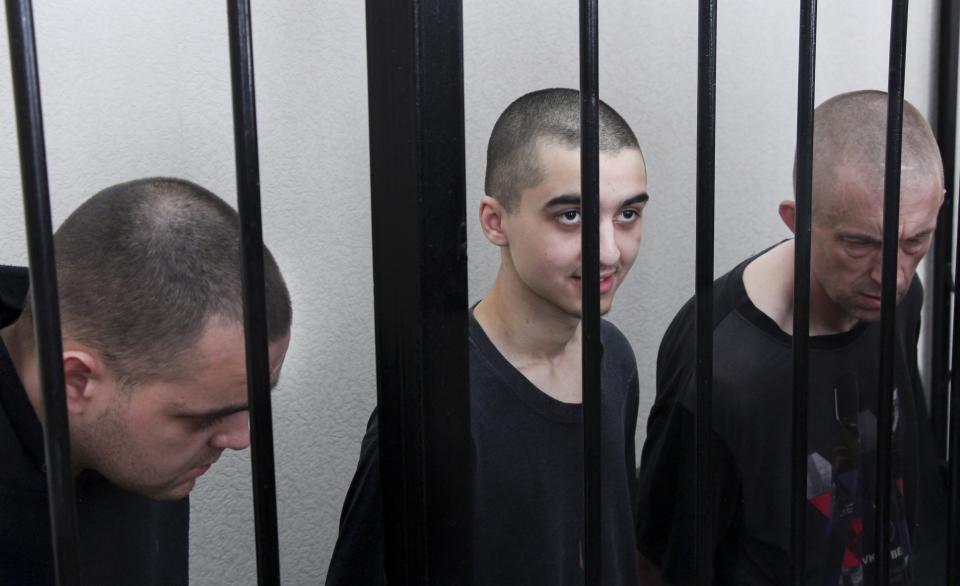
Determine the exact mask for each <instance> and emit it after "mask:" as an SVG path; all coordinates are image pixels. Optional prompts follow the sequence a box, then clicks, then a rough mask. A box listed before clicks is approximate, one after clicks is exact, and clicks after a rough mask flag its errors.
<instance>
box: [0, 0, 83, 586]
mask: <svg viewBox="0 0 960 586" xmlns="http://www.w3.org/2000/svg"><path fill="white" fill-rule="evenodd" d="M6 6H7V35H8V38H9V41H10V66H11V70H12V73H13V95H14V103H15V109H16V116H17V139H18V145H19V150H20V178H21V182H22V185H23V209H24V216H25V222H26V232H27V251H28V256H29V262H30V291H31V292H32V295H33V327H34V340H35V342H34V343H35V344H36V347H37V353H38V361H37V370H38V375H39V381H40V387H41V390H42V395H43V401H42V405H43V421H44V425H43V446H44V453H45V457H46V468H47V470H46V472H47V497H48V500H49V508H50V531H51V537H52V542H53V562H54V575H55V576H56V580H57V584H58V585H59V586H71V585H75V584H80V558H79V536H78V529H77V508H76V495H75V491H74V481H73V467H72V464H71V461H70V434H69V429H68V425H67V403H66V393H65V390H64V389H65V386H64V375H63V343H62V341H61V339H60V307H59V303H58V300H57V273H56V262H55V259H54V244H53V225H52V222H51V215H50V190H49V184H48V182H47V159H46V147H45V146H44V138H43V113H42V111H41V107H40V73H39V70H38V69H37V46H36V39H35V37H34V30H33V10H32V7H31V3H30V0H7V3H6Z"/></svg>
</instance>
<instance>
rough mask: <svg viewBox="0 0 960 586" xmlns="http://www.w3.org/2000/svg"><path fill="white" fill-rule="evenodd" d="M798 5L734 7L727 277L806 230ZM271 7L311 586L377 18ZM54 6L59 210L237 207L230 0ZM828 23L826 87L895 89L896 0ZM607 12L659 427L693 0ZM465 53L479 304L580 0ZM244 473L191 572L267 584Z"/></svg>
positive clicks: (50, 104) (371, 387)
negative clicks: (87, 204)
mask: <svg viewBox="0 0 960 586" xmlns="http://www.w3.org/2000/svg"><path fill="white" fill-rule="evenodd" d="M789 4H799V3H785V2H769V1H768V0H741V1H739V2H736V3H733V2H731V3H726V4H723V5H722V6H721V7H720V8H721V12H720V15H719V37H720V39H719V65H718V79H719V83H718V88H717V95H718V104H717V107H718V130H717V229H716V241H717V252H716V263H717V274H718V275H719V274H720V273H721V272H723V271H725V270H727V269H728V268H730V267H731V266H732V265H733V264H735V263H736V262H737V261H739V260H740V259H742V258H743V257H745V256H746V255H749V254H751V253H752V252H755V251H757V250H759V249H761V248H762V247H764V246H766V245H768V244H770V243H772V242H774V241H776V240H778V239H780V238H783V237H785V236H786V235H787V231H786V229H784V228H783V227H782V226H781V225H780V224H779V221H778V219H777V215H776V205H777V203H778V202H779V201H780V200H781V199H784V198H787V197H789V196H790V195H791V179H790V177H791V170H792V157H793V148H794V147H793V144H794V136H795V126H796V118H795V116H796V115H795V108H796V60H797V58H796V54H797V44H798V37H797V28H798V25H797V20H798V11H799V8H797V7H796V6H788V5H789ZM936 4H937V3H936V2H934V1H933V0H915V1H914V2H913V3H912V5H911V26H910V43H909V48H908V52H907V57H908V70H907V91H906V94H907V97H908V99H910V100H911V101H912V102H913V103H914V104H916V105H917V106H918V107H919V108H920V109H921V111H923V112H925V113H927V114H929V113H930V112H931V106H932V99H933V97H932V93H931V88H932V85H931V84H932V80H931V72H932V71H933V67H934V65H935V64H934V62H933V55H934V53H933V46H934V45H933V43H934V42H935V30H934V23H935V19H934V11H935V10H936ZM253 8H254V10H253V17H254V23H253V27H254V46H255V55H256V82H257V98H258V101H257V108H258V115H259V130H260V154H261V176H262V193H263V202H264V218H265V233H266V238H267V241H268V243H269V244H270V246H271V248H272V250H273V251H274V253H275V255H276V257H277V259H278V261H279V262H280V265H281V267H282V268H283V269H284V272H285V275H286V278H287V281H288V283H289V286H290V288H291V291H292V294H293V302H294V312H295V315H294V334H293V344H292V346H291V349H290V352H289V354H288V357H287V361H286V366H285V368H284V373H283V379H282V382H281V384H280V386H279V388H278V390H277V391H276V393H275V394H274V417H275V432H276V449H277V475H278V478H277V481H278V491H279V504H278V506H279V515H280V527H281V535H280V539H281V549H282V552H281V555H282V570H283V576H284V579H285V582H286V583H288V584H316V583H318V582H320V581H322V578H323V576H324V574H325V572H326V566H327V563H328V559H329V555H330V550H331V548H332V547H333V544H334V541H335V538H336V531H337V522H338V518H339V510H340V506H341V503H342V500H343V497H344V494H345V491H346V488H347V485H348V484H349V482H350V478H351V475H352V473H353V470H354V467H355V464H356V458H357V455H358V452H359V445H360V438H361V436H362V434H363V430H364V426H365V424H366V420H367V416H368V415H369V411H370V409H371V408H372V406H373V405H374V402H375V375H374V354H373V317H372V308H373V299H372V279H371V262H370V261H371V252H370V209H369V204H368V192H369V180H368V172H369V169H368V163H367V117H366V77H365V76H366V68H365V39H364V12H363V3H362V2H357V1H354V2H315V1H308V0H287V1H286V2H260V1H256V2H255V4H254V7H253ZM35 14H36V23H37V35H38V39H39V56H40V68H41V83H42V90H43V99H44V102H43V106H44V113H45V119H44V120H45V126H46V138H47V153H48V164H49V173H50V184H51V191H52V195H53V205H54V216H55V217H54V222H55V224H58V223H59V222H60V221H61V220H62V219H63V218H64V217H65V215H66V214H67V213H69V212H70V211H71V210H72V209H73V208H74V207H76V206H77V205H78V204H79V203H80V202H81V201H83V200H84V199H85V198H86V197H88V196H89V195H91V194H92V193H94V192H95V191H97V190H98V189H100V188H102V187H105V186H107V185H111V184H113V183H116V182H119V181H123V180H128V179H132V178H136V177H142V176H149V175H175V176H181V177H185V178H188V179H191V180H193V181H196V182H198V183H200V184H202V185H205V186H207V187H209V188H211V189H212V190H214V191H215V192H217V193H219V194H221V195H222V196H223V197H224V198H225V199H227V200H228V201H233V200H234V198H235V195H234V194H235V187H234V186H235V183H234V162H233V146H232V138H233V136H232V118H231V112H230V87H229V73H228V72H229V69H228V67H229V65H228V52H227V51H228V50H227V40H226V36H227V32H226V31H227V29H226V10H225V4H224V3H223V2H190V1H187V0H165V1H164V2H159V1H148V0H140V1H139V2H126V1H121V0H100V1H98V2H79V3H78V2H68V1H66V0H38V1H37V5H36V6H35ZM0 18H2V16H0ZM819 22H820V35H819V45H818V58H819V60H818V68H817V73H818V83H817V101H818V102H819V101H822V100H823V99H825V98H827V97H829V96H831V95H833V94H835V93H837V92H840V91H845V90H851V89H858V88H878V89H884V88H886V83H887V42H888V41H887V39H888V34H889V33H888V27H889V6H887V5H886V3H877V2H874V1H871V0H846V1H845V2H830V3H821V6H820V18H819ZM4 25H5V23H4ZM600 26H601V51H600V65H601V73H600V82H601V86H600V91H601V96H602V97H603V98H604V99H605V100H606V101H608V102H609V103H610V104H611V105H613V106H614V107H615V108H616V109H618V110H619V111H620V112H621V114H623V115H624V116H625V117H626V119H627V120H628V121H630V122H631V123H632V124H633V126H634V128H635V130H636V131H637V134H638V135H639V137H640V141H641V143H642V145H643V147H644V150H645V152H646V155H647V161H648V167H649V177H650V186H649V187H650V192H651V195H652V201H651V204H650V206H649V208H648V212H647V214H646V230H647V232H646V236H645V241H644V245H643V248H642V250H641V256H640V259H639V261H638V264H637V266H636V268H635V269H634V271H635V272H634V276H633V277H632V280H630V281H628V284H627V285H626V287H625V288H624V289H623V290H622V292H621V293H620V296H619V298H618V300H617V303H616V306H615V309H614V311H613V312H612V314H611V319H612V320H613V321H615V322H616V323H617V324H619V325H620V327H621V328H622V329H623V330H624V332H625V333H626V334H627V336H628V337H629V339H630V340H631V341H632V342H633V344H634V349H635V350H636V353H637V358H638V361H639V364H640V371H641V384H642V389H641V405H640V411H641V414H640V425H639V431H638V437H637V441H638V442H642V440H643V437H644V422H645V418H646V413H647V411H648V409H649V406H650V404H651V402H652V398H653V392H654V389H653V376H654V361H655V356H656V350H657V345H658V342H659V340H660V337H661V335H662V333H663V331H664V329H665V328H666V326H667V324H668V323H669V321H670V319H671V318H672V316H673V313H674V312H675V311H676V309H677V308H679V306H680V305H681V304H682V303H683V302H684V301H685V300H686V299H687V298H688V297H689V296H690V295H691V294H692V287H693V264H694V256H693V237H694V233H693V219H692V218H693V211H694V185H695V181H694V180H695V168H696V167H695V149H694V145H695V140H696V119H695V116H696V94H695V89H696V42H697V40H696V36H697V27H696V3H695V2H692V1H688V2H682V3H681V2H643V3H639V2H631V1H627V0H608V1H607V2H603V3H602V10H601V15H600ZM4 30H5V29H4ZM464 52H465V72H466V133H467V179H468V198H469V202H468V209H469V210H470V215H469V216H470V217H469V222H468V224H469V226H470V230H469V243H470V291H471V294H470V295H471V300H476V299H479V298H480V297H481V296H482V295H483V294H484V292H485V290H486V287H487V285H488V284H489V283H490V281H491V280H492V278H493V275H494V273H495V270H496V264H497V259H498V256H497V254H496V251H495V250H494V248H493V247H492V246H490V245H489V244H487V243H486V242H485V241H484V240H483V238H482V235H481V234H480V231H479V230H478V229H477V226H476V221H475V219H474V218H475V211H474V210H475V209H476V206H477V202H478V199H479V197H480V195H481V194H482V184H483V162H484V149H485V147H486V139H487V136H488V134H489V132H490V129H491V127H492V126H493V123H494V121H495V119H496V116H497V115H498V114H499V112H500V111H501V110H502V109H503V108H504V107H505V106H506V105H507V104H508V103H509V102H510V101H511V100H512V99H514V98H516V97H517V96H519V95H520V94H522V93H525V92H527V91H530V90H533V89H537V88H541V87H548V86H570V87H576V85H577V83H578V79H579V77H578V65H577V55H578V50H577V3H576V2H566V3H563V4H562V5H561V4H560V3H552V4H550V5H547V4H545V3H543V2H534V1H530V0H488V1H485V2H479V1H476V0H473V1H470V0H468V1H467V2H466V3H465V6H464ZM0 61H2V62H3V63H7V61H8V55H7V44H6V42H4V43H2V45H0ZM2 67H4V68H5V67H6V65H3V66H2ZM11 93H12V92H11V88H10V79H9V76H8V75H6V74H4V75H0V137H2V139H0V193H2V196H0V263H5V264H23V263H25V262H26V252H25V243H24V235H23V228H22V208H21V200H20V183H19V169H18V162H17V150H16V138H15V136H16V135H15V126H14V117H13V108H12V98H11ZM249 476H250V473H249V459H248V457H247V455H246V454H234V455H229V456H226V455H225V457H224V458H223V459H222V460H221V464H220V465H219V466H218V468H217V469H215V471H214V472H212V473H211V474H208V475H207V476H206V477H204V479H203V480H202V481H201V483H200V484H199V486H198V487H197V489H196V490H195V491H194V494H193V513H192V515H193V523H192V531H191V538H192V545H191V575H192V582H193V583H194V584H198V585H199V584H211V585H213V584H226V583H236V584H254V583H255V570H254V563H255V562H254V559H255V556H254V541H253V537H252V514H251V510H250V478H249Z"/></svg>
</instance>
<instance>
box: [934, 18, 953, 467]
mask: <svg viewBox="0 0 960 586" xmlns="http://www.w3.org/2000/svg"><path fill="white" fill-rule="evenodd" d="M958 37H960V2H958V1H957V0H941V2H940V39H939V57H938V65H937V70H938V75H937V78H938V81H937V125H936V133H937V142H938V143H939V145H940V158H941V159H942V160H943V171H944V187H945V188H946V194H945V197H944V200H943V207H941V208H940V214H939V216H938V218H937V231H936V235H935V236H934V241H933V270H932V271H931V277H932V281H933V284H932V291H931V293H932V309H933V311H932V318H933V319H932V320H931V323H930V329H931V336H930V415H931V417H932V419H933V429H934V432H935V437H936V439H937V449H938V451H939V453H940V455H941V456H943V455H944V454H945V452H944V448H945V447H946V441H947V427H948V423H947V421H948V419H947V417H948V416H947V408H948V404H947V398H948V393H949V388H950V370H949V365H950V295H951V292H952V291H954V290H955V288H954V287H953V281H952V278H953V275H952V274H951V272H952V271H951V270H950V268H951V267H952V266H953V260H952V254H953V209H954V196H953V194H954V171H955V169H956V152H957V151H956V140H957V66H958V63H957V51H958V46H957V45H958V42H957V41H958Z"/></svg>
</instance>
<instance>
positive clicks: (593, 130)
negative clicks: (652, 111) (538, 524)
mask: <svg viewBox="0 0 960 586" xmlns="http://www.w3.org/2000/svg"><path fill="white" fill-rule="evenodd" d="M598 38H599V30H598V18H597V0H580V199H581V223H580V226H581V232H580V246H581V254H580V259H581V262H580V267H581V268H580V272H581V274H580V286H581V289H582V301H581V303H582V307H581V314H582V322H581V328H582V330H581V336H582V338H581V339H582V344H583V346H582V347H581V352H582V357H581V358H582V371H581V376H582V381H583V382H582V389H583V499H584V509H583V511H584V523H583V526H584V536H583V544H584V545H583V550H584V556H583V557H584V582H585V583H586V584H587V586H599V585H600V584H601V581H602V570H601V567H602V561H601V560H602V551H603V550H602V549H601V543H600V542H601V530H600V525H601V516H602V511H603V509H602V503H601V498H602V495H601V490H602V489H601V477H602V453H601V389H600V361H601V359H602V356H603V346H602V343H601V341H600V122H599V100H600V98H599V85H600V76H599V63H598V61H599V52H598Z"/></svg>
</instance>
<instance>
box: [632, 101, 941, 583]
mask: <svg viewBox="0 0 960 586" xmlns="http://www.w3.org/2000/svg"><path fill="white" fill-rule="evenodd" d="M886 111H887V95H886V94H884V93H881V92H875V91H861V92H853V93H848V94H842V95H839V96H836V97H834V98H832V99H830V100H828V101H827V102H825V103H823V104H822V105H821V106H819V107H818V108H817V109H816V111H815V115H814V163H813V171H814V175H813V226H812V248H811V263H810V276H811V283H810V370H809V373H810V379H809V407H808V408H809V426H808V434H809V436H808V449H807V489H806V495H805V497H806V499H807V505H806V532H807V534H806V542H805V543H806V552H807V555H806V567H807V571H806V583H808V584H810V585H811V586H813V585H817V586H825V585H830V586H838V585H841V586H847V585H851V586H852V585H860V584H873V573H874V568H875V566H876V554H875V552H874V546H873V544H874V541H873V540H874V531H875V529H876V527H875V518H874V514H873V507H874V494H875V487H876V481H875V462H876V444H877V439H876V438H877V425H876V422H877V415H876V413H877V405H878V397H877V390H878V386H879V381H878V373H879V368H880V365H879V364H878V362H879V348H880V327H879V318H880V289H881V287H880V275H881V256H882V255H881V238H882V232H883V190H884V161H885V143H886V140H885V137H886ZM943 197H944V186H943V166H942V163H941V160H940V155H939V151H938V148H937V144H936V141H935V140H934V137H933V133H932V132H931V130H930V128H929V126H928V125H927V123H926V121H925V120H924V119H923V116H922V115H921V114H920V113H919V112H918V111H917V109H916V108H914V107H913V106H911V105H910V104H908V103H906V104H904V123H903V160H902V177H901V191H900V198H901V200H900V201H901V203H900V220H899V226H900V227H899V254H898V262H897V302H898V306H897V312H896V316H897V322H896V329H897V339H896V355H895V358H894V360H895V364H894V370H895V373H896V382H895V387H896V390H895V395H894V418H893V419H894V424H893V430H892V436H891V437H892V445H893V452H892V461H893V483H892V484H891V488H890V490H891V493H890V494H891V501H890V502H891V516H890V520H891V534H892V539H891V542H890V544H889V550H888V551H885V552H884V553H883V554H882V555H887V556H889V560H890V583H891V584H897V585H906V584H913V585H918V586H925V585H927V584H939V583H943V582H942V580H943V578H942V577H940V578H937V577H935V576H939V575H940V572H942V568H943V565H944V563H945V562H944V560H943V559H942V557H940V555H939V554H938V553H937V552H936V551H935V550H936V549H937V547H938V546H939V545H940V543H939V542H940V537H941V528H940V527H938V526H937V524H936V523H935V520H936V517H935V515H930V514H927V512H928V511H931V510H932V509H931V506H935V505H936V504H938V503H943V486H942V479H941V478H940V477H939V476H938V470H937V463H936V460H935V456H934V454H935V451H934V445H933V443H932V436H931V433H930V429H929V422H928V420H927V417H926V407H925V404H924V398H923V392H922V389H921V385H920V376H919V371H918V367H917V349H916V342H917V336H918V334H919V328H920V306H921V303H922V300H923V292H922V288H921V285H920V280H919V279H918V278H917V277H916V276H915V271H916V268H917V264H918V263H919V262H920V260H921V259H922V258H923V256H924V254H925V253H926V252H927V249H928V248H929V247H930V241H931V238H932V235H933V232H934V228H935V227H936V222H937V212H938V210H939V209H940V205H941V203H942V202H943ZM779 211H780V217H781V219H782V220H783V222H784V224H786V226H787V227H788V228H789V229H790V230H791V231H793V230H794V229H795V226H796V206H795V203H794V202H793V201H784V202H782V203H781V204H780V210H779ZM793 256H794V241H793V240H787V241H784V242H781V243H780V244H777V245H775V246H773V247H771V248H769V249H768V250H766V251H764V252H762V253H760V254H759V255H757V256H755V257H753V258H750V259H747V260H746V261H744V262H743V263H741V264H740V265H739V266H737V267H736V268H734V269H733V270H732V271H730V272H729V273H727V274H726V275H724V276H723V277H721V278H719V279H718V280H717V281H716V283H715V288H714V295H715V303H714V323H713V335H714V348H715V351H714V379H713V381H714V382H713V385H714V386H713V393H714V395H713V430H714V432H715V433H714V435H713V442H714V452H713V453H714V457H713V459H712V463H711V470H712V474H711V476H710V480H709V482H710V483H711V485H712V490H713V493H714V498H713V500H712V501H711V502H710V504H709V507H708V511H709V512H710V516H711V524H712V527H713V531H712V533H711V534H710V536H709V537H708V540H707V543H708V544H709V545H708V547H709V548H710V549H709V551H708V552H707V553H706V555H707V556H708V559H709V560H710V562H711V564H710V565H711V567H712V570H713V575H712V577H710V578H708V579H707V581H706V582H701V583H708V584H718V585H719V584H749V585H770V586H779V585H782V584H788V583H789V581H790V579H789V570H790V558H789V555H790V478H791V445H792V434H791V431H790V430H791V424H792V414H791V409H790V404H791V397H792V392H793V384H792V369H793V361H792V356H793V355H792V337H791V336H792V333H793V283H794V277H793ZM694 327H695V318H694V305H693V300H691V301H690V302H688V303H687V304H686V305H685V306H684V308H683V309H681V310H680V313H679V314H678V315H677V316H676V318H675V319H674V321H673V323H672V324H671V325H670V327H669V329H668V330H667V332H666V334H665V336H664V339H663V342H662V343H661V346H660V354H659V357H658V360H657V400H656V403H655V404H654V406H653V409H652V410H651V412H650V418H649V420H648V424H647V440H646V443H645V445H644V447H643V454H642V458H641V468H640V477H639V482H640V511H639V515H638V525H637V539H638V545H639V548H640V553H641V556H642V558H641V559H642V561H643V562H644V563H643V566H644V574H645V581H644V582H643V583H645V584H662V583H665V584H678V585H680V584H684V585H686V584H693V583H694V574H693V572H694V568H695V563H694V542H695V526H696V520H695V517H694V511H695V490H696V485H695V480H694V474H695V446H694V437H695V433H694V428H695V421H694V411H695V404H696V381H695V380H694V373H695V368H696V366H695V363H696V358H695V333H694Z"/></svg>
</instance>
